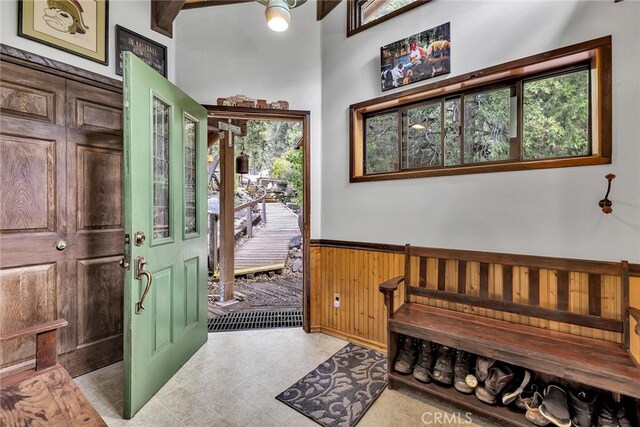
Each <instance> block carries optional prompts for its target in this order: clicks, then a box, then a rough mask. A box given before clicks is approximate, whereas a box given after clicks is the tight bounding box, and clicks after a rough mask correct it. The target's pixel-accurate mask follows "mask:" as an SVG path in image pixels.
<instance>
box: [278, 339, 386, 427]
mask: <svg viewBox="0 0 640 427" xmlns="http://www.w3.org/2000/svg"><path fill="white" fill-rule="evenodd" d="M386 386H387V357H386V356H385V355H384V354H382V353H378V352H377V351H374V350H369V349H366V348H362V347H360V346H358V345H356V344H353V343H349V344H347V345H346V346H344V347H343V348H342V349H341V350H340V351H338V352H337V353H336V354H334V355H333V356H331V358H329V359H327V360H326V361H325V362H323V363H321V364H320V365H318V366H317V367H316V368H315V369H314V370H313V371H311V372H309V373H308V374H307V375H305V376H304V378H301V379H300V380H299V381H298V382H297V383H295V384H294V385H292V386H291V387H289V388H288V389H287V390H285V391H283V392H282V393H280V394H279V395H278V396H276V399H278V400H279V401H281V402H282V403H285V404H286V405H289V406H290V407H291V408H293V409H295V410H296V411H298V412H300V413H301V414H302V415H304V416H306V417H308V418H311V419H312V420H313V421H315V422H317V423H318V424H320V425H323V426H325V427H351V426H355V425H356V424H357V423H358V421H360V419H361V418H362V416H363V415H364V414H365V412H367V410H368V409H369V408H370V407H371V405H372V404H373V402H374V401H375V400H376V399H377V398H378V396H380V394H381V393H382V391H383V390H384V388H385V387H386Z"/></svg>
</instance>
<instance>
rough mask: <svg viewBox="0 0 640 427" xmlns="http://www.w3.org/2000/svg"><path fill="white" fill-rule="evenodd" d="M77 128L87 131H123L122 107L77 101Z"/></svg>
mask: <svg viewBox="0 0 640 427" xmlns="http://www.w3.org/2000/svg"><path fill="white" fill-rule="evenodd" d="M76 126H77V127H79V128H86V129H96V130H100V129H102V130H110V131H122V106H120V108H115V107H112V106H106V105H100V104H96V103H93V102H88V101H85V100H82V99H77V100H76Z"/></svg>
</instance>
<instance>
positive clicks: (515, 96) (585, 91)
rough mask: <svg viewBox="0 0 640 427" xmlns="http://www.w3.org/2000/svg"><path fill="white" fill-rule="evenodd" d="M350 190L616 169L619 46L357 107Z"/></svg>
mask: <svg viewBox="0 0 640 427" xmlns="http://www.w3.org/2000/svg"><path fill="white" fill-rule="evenodd" d="M350 122H351V123H350V124H351V126H350V133H351V135H350V144H351V150H350V157H351V159H350V161H351V165H350V168H351V170H350V181H351V182H357V181H371V180H386V179H402V178H416V177H426V176H441V175H456V174H467V173H482V172H499V171H512V170H524V169H543V168H557V167H568V166H584V165H594V164H606V163H611V37H603V38H600V39H597V40H592V41H589V42H585V43H581V44H578V45H573V46H569V47H566V48H562V49H558V50H554V51H551V52H546V53H543V54H540V55H535V56H531V57H528V58H523V59H520V60H516V61H512V62H509V63H505V64H502V65H498V66H495V67H491V68H488V69H484V70H480V71H477V72H475V73H470V74H466V75H463V76H459V77H454V78H451V79H447V80H441V81H439V82H436V83H432V84H429V85H425V86H422V87H419V88H415V89H410V90H406V91H403V92H398V93H396V94H393V95H388V96H384V97H381V98H377V99H373V100H370V101H365V102H361V103H359V104H355V105H352V106H351V107H350Z"/></svg>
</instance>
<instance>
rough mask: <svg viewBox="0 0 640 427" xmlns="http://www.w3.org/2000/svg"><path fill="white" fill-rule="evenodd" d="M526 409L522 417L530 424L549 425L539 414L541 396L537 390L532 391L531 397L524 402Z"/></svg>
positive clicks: (542, 426) (541, 426)
mask: <svg viewBox="0 0 640 427" xmlns="http://www.w3.org/2000/svg"><path fill="white" fill-rule="evenodd" d="M524 405H525V409H526V411H527V413H526V414H524V417H525V418H526V419H527V421H529V422H530V423H531V424H535V425H537V426H540V427H544V426H546V425H549V420H548V419H546V418H545V417H543V416H542V414H540V405H542V396H541V395H540V393H538V392H537V391H535V392H533V395H532V396H531V398H530V399H529V400H528V401H527V402H525V403H524Z"/></svg>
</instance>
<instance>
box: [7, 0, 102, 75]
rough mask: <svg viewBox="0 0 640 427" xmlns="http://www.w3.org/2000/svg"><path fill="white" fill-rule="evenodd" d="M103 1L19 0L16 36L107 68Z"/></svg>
mask: <svg viewBox="0 0 640 427" xmlns="http://www.w3.org/2000/svg"><path fill="white" fill-rule="evenodd" d="M108 28H109V3H108V1H107V0H20V1H19V2H18V35H19V36H21V37H25V38H28V39H31V40H34V41H37V42H39V43H43V44H46V45H48V46H51V47H54V48H56V49H60V50H64V51H67V52H70V53H72V54H74V55H78V56H81V57H83V58H87V59H90V60H92V61H95V62H99V63H101V64H104V65H107V64H108V63H109V55H108V50H109V43H108V42H107V40H108V32H109V30H108Z"/></svg>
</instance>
